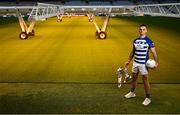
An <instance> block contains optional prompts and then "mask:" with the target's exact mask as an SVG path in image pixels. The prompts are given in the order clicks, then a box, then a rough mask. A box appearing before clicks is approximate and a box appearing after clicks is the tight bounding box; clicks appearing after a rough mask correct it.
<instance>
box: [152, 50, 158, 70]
mask: <svg viewBox="0 0 180 115" xmlns="http://www.w3.org/2000/svg"><path fill="white" fill-rule="evenodd" d="M150 51H151V52H152V54H153V58H154V60H155V61H156V67H158V56H157V53H156V50H155V47H153V48H151V49H150Z"/></svg>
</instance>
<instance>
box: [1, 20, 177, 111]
mask: <svg viewBox="0 0 180 115" xmlns="http://www.w3.org/2000/svg"><path fill="white" fill-rule="evenodd" d="M96 20H97V22H98V24H99V25H102V23H103V21H102V18H100V17H99V18H97V17H96ZM167 22H168V23H167ZM141 23H147V24H148V25H149V30H148V31H149V32H148V36H149V37H150V38H152V39H153V41H154V42H155V46H156V50H157V52H158V56H159V63H160V66H159V68H158V69H157V70H151V71H150V76H151V77H150V81H151V83H152V92H153V103H152V105H151V106H150V107H148V108H145V107H143V106H142V105H141V102H142V100H143V96H144V94H143V93H144V91H143V89H142V86H140V87H138V88H139V90H138V92H139V96H138V97H137V98H136V99H134V100H133V99H132V100H126V99H124V98H123V95H124V94H125V93H127V92H128V89H129V86H128V85H127V86H125V87H123V88H122V89H117V88H116V87H117V86H116V84H115V83H116V82H117V75H116V69H117V68H118V67H119V66H122V65H123V64H124V62H125V61H126V60H127V58H128V55H129V52H130V51H131V48H132V41H133V39H134V38H136V37H137V36H138V33H137V27H138V25H139V24H141ZM159 23H161V24H159ZM169 23H172V25H173V26H174V28H175V29H174V30H175V31H174V30H173V28H172V27H173V26H169ZM178 25H180V20H179V19H176V18H161V17H142V19H140V18H139V17H126V18H124V17H120V18H112V19H110V22H109V27H108V30H107V34H108V38H107V39H106V40H99V39H98V38H96V37H95V28H94V26H93V24H92V23H90V22H88V18H87V17H72V18H67V17H65V18H63V22H61V23H57V22H56V19H55V18H51V19H48V20H47V21H44V22H37V23H36V26H35V34H36V36H34V37H30V38H29V39H27V40H20V39H19V38H18V34H19V32H20V28H19V24H18V23H17V22H16V23H13V24H8V25H5V24H3V25H1V31H0V35H1V37H0V51H1V53H0V64H1V66H0V75H1V77H0V82H1V84H0V87H1V89H0V92H1V93H0V113H180V111H179V110H178V107H179V104H178V103H179V93H178V90H179V88H180V86H179V83H180V82H179V81H180V77H179V65H180V60H179V56H180V52H179V51H178V49H179V48H180V44H179V43H180V39H179V35H180V33H179V29H178V27H179V26H178ZM129 69H130V68H129ZM138 82H139V83H142V82H141V79H139V81H138ZM174 103H177V105H176V106H175V105H174ZM162 106H163V107H162Z"/></svg>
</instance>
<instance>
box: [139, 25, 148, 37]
mask: <svg viewBox="0 0 180 115" xmlns="http://www.w3.org/2000/svg"><path fill="white" fill-rule="evenodd" d="M146 33H147V25H145V24H141V25H140V26H139V34H140V36H144V35H146Z"/></svg>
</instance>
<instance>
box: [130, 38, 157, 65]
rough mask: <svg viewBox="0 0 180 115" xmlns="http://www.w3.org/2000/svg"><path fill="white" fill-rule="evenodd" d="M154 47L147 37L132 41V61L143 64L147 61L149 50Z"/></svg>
mask: <svg viewBox="0 0 180 115" xmlns="http://www.w3.org/2000/svg"><path fill="white" fill-rule="evenodd" d="M153 47H154V43H153V41H152V40H151V39H149V38H148V37H147V36H146V37H144V38H137V39H135V40H134V44H133V48H134V49H133V50H134V61H135V62H136V63H139V64H145V63H146V61H147V60H148V58H149V56H148V53H149V49H150V48H153Z"/></svg>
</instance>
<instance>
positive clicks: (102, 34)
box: [98, 32, 107, 39]
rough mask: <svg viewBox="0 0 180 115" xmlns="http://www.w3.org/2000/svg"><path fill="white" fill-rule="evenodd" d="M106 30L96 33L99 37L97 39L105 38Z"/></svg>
mask: <svg viewBox="0 0 180 115" xmlns="http://www.w3.org/2000/svg"><path fill="white" fill-rule="evenodd" d="M106 36H107V35H106V32H100V33H99V34H98V37H99V39H106Z"/></svg>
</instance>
